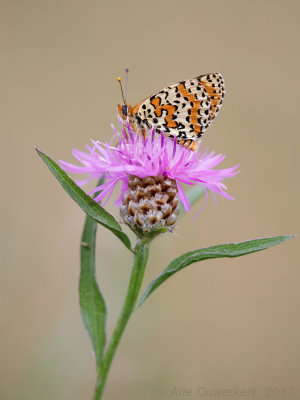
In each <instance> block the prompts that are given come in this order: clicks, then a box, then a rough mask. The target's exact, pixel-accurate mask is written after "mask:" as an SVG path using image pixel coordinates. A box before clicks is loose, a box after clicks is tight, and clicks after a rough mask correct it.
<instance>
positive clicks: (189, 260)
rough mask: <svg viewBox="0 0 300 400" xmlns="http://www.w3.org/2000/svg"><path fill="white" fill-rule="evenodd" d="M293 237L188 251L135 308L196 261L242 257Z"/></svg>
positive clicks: (175, 260)
mask: <svg viewBox="0 0 300 400" xmlns="http://www.w3.org/2000/svg"><path fill="white" fill-rule="evenodd" d="M293 237H294V236H276V237H271V238H262V239H253V240H248V241H246V242H240V243H229V244H220V245H217V246H212V247H207V248H205V249H199V250H193V251H189V252H188V253H185V254H183V255H181V256H180V257H177V258H175V259H174V260H173V261H172V262H171V263H170V264H169V265H168V266H167V268H165V269H164V270H163V271H162V273H161V274H160V275H158V276H157V277H156V278H155V279H154V280H153V281H152V282H151V283H150V284H149V286H148V287H147V289H146V290H145V292H144V293H143V295H142V296H141V298H140V299H139V301H138V304H137V306H138V307H140V306H141V305H142V304H143V302H144V301H145V300H146V299H147V298H148V297H149V296H150V294H151V293H152V292H153V291H154V290H155V289H156V288H158V286H160V285H161V284H162V283H163V282H164V281H166V280H167V279H168V278H170V277H171V276H172V275H174V274H175V273H176V272H178V271H180V270H181V269H183V268H185V267H187V266H188V265H190V264H193V263H195V262H198V261H203V260H207V259H209V258H221V257H239V256H243V255H245V254H250V253H254V252H256V251H260V250H264V249H267V248H268V247H272V246H275V245H277V244H279V243H281V242H284V241H286V240H289V239H291V238H293Z"/></svg>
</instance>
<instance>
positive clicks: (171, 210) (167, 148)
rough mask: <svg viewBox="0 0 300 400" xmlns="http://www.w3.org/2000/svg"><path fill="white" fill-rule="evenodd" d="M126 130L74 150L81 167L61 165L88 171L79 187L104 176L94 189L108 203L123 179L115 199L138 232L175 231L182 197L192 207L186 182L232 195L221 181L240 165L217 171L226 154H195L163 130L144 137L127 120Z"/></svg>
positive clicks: (73, 169)
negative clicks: (185, 191) (165, 228)
mask: <svg viewBox="0 0 300 400" xmlns="http://www.w3.org/2000/svg"><path fill="white" fill-rule="evenodd" d="M113 129H114V128H113ZM127 131H128V134H127V132H126V131H125V130H124V129H123V128H122V134H123V136H121V135H119V133H118V132H117V131H115V135H114V137H113V139H112V140H111V142H110V143H101V142H99V141H93V140H92V143H93V146H92V147H90V146H86V148H87V150H88V152H82V151H79V150H73V152H72V154H73V156H74V157H75V158H76V159H77V160H78V161H79V162H80V163H81V164H82V165H81V166H76V165H73V164H69V163H67V162H65V161H61V162H60V163H61V165H62V167H63V168H64V169H65V171H68V172H73V173H79V174H85V173H88V174H89V177H88V179H86V180H84V181H77V183H78V184H79V185H84V184H85V183H87V182H89V181H91V180H92V179H94V178H99V177H100V176H101V175H102V174H105V175H106V180H105V182H104V183H103V184H102V185H100V186H97V187H96V188H95V189H94V190H92V191H91V192H90V194H94V193H98V194H97V196H96V197H95V200H96V201H99V200H103V199H105V200H106V201H107V200H108V199H109V197H110V196H111V194H112V192H113V189H114V187H115V186H116V184H117V183H118V182H121V184H122V185H121V193H120V196H119V198H118V200H117V204H118V205H121V208H120V212H121V216H122V218H123V220H124V222H125V223H126V224H128V225H129V226H130V227H131V229H132V230H134V231H135V232H136V233H138V234H139V235H143V234H148V233H151V232H153V230H155V229H159V228H161V227H168V228H169V229H170V230H172V229H173V228H174V226H175V223H176V216H177V214H178V199H179V200H180V201H181V202H182V203H183V205H184V207H185V209H186V211H187V212H188V211H189V208H190V206H189V202H188V200H187V197H186V195H185V193H184V190H183V188H182V184H187V185H195V184H198V185H201V186H202V188H203V189H204V191H205V192H206V193H207V191H210V192H215V193H218V194H220V195H221V196H223V197H226V198H228V199H232V197H231V196H230V195H229V194H228V193H227V192H226V189H227V188H226V186H225V184H224V183H223V180H224V178H230V177H233V176H234V175H235V174H237V173H238V171H237V167H238V165H235V166H234V167H231V168H226V169H214V167H216V166H217V165H218V164H220V163H221V161H223V160H224V158H225V156H224V155H222V154H217V155H216V154H215V153H214V152H213V151H211V152H208V151H207V150H200V151H197V152H193V151H191V150H189V149H186V148H185V147H182V146H180V145H178V144H177V143H176V140H173V139H171V138H167V137H165V136H164V134H163V132H162V133H161V135H160V136H156V135H155V133H154V130H150V131H148V132H147V134H146V137H144V136H142V135H137V134H135V133H134V132H132V130H131V128H130V126H129V124H127ZM114 139H118V144H117V145H115V146H113V145H112V142H113V140H114ZM106 201H105V202H106ZM104 204H105V203H104Z"/></svg>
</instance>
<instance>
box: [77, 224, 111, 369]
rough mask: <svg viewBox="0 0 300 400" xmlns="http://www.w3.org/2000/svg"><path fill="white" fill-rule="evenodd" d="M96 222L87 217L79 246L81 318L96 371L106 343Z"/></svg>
mask: <svg viewBox="0 0 300 400" xmlns="http://www.w3.org/2000/svg"><path fill="white" fill-rule="evenodd" d="M96 232H97V222H96V221H95V220H94V219H93V218H91V217H89V216H87V217H86V220H85V224H84V229H83V233H82V238H81V245H80V250H81V252H80V253H81V254H80V256H81V257H80V258H81V264H80V265H81V266H80V279H79V299H80V309H81V316H82V320H83V322H84V325H85V327H86V329H87V331H88V333H89V335H90V338H91V341H92V345H93V349H94V352H95V356H96V364H97V371H98V372H99V371H100V369H101V367H102V362H103V353H104V347H105V343H106V337H105V324H106V306H105V301H104V298H103V296H102V294H101V292H100V290H99V287H98V284H97V281H96V270H95V244H96Z"/></svg>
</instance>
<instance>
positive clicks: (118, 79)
mask: <svg viewBox="0 0 300 400" xmlns="http://www.w3.org/2000/svg"><path fill="white" fill-rule="evenodd" d="M117 81H118V82H119V84H120V88H121V93H122V98H123V101H124V104H126V100H125V97H124V93H123V88H122V82H121V78H120V77H119V76H118V77H117Z"/></svg>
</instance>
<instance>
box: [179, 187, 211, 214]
mask: <svg viewBox="0 0 300 400" xmlns="http://www.w3.org/2000/svg"><path fill="white" fill-rule="evenodd" d="M204 194H205V191H204V189H203V188H202V187H201V186H200V185H195V186H193V187H192V189H190V190H189V191H188V192H187V193H186V194H185V195H186V197H187V199H188V201H189V203H190V206H192V205H193V204H195V203H196V201H197V200H198V199H200V197H202V196H203V195H204ZM185 213H186V211H185V208H184V206H183V204H182V203H181V202H180V203H179V217H181V216H182V215H184V214H185Z"/></svg>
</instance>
